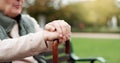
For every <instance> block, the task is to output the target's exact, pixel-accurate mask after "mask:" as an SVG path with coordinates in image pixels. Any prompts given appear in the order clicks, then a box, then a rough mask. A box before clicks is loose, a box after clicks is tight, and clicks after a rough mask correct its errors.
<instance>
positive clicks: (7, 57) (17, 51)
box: [0, 31, 47, 62]
mask: <svg viewBox="0 0 120 63" xmlns="http://www.w3.org/2000/svg"><path fill="white" fill-rule="evenodd" d="M45 49H47V47H46V44H45V41H44V38H43V31H39V32H36V33H30V34H28V35H25V36H21V37H19V38H12V39H4V40H0V62H4V61H13V60H17V59H21V58H25V57H28V56H33V55H36V54H38V53H41V52H43V51H44V50H45Z"/></svg>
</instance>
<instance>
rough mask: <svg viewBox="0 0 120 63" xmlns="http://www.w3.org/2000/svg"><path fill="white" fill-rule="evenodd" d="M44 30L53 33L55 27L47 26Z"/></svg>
mask: <svg viewBox="0 0 120 63" xmlns="http://www.w3.org/2000/svg"><path fill="white" fill-rule="evenodd" d="M45 30H47V31H51V32H54V31H55V27H54V26H52V25H49V24H47V25H45Z"/></svg>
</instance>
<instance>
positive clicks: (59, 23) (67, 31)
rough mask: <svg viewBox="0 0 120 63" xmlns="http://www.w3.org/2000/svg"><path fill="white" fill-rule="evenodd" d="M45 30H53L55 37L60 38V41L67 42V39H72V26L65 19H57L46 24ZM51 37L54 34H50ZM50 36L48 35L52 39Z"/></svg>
mask: <svg viewBox="0 0 120 63" xmlns="http://www.w3.org/2000/svg"><path fill="white" fill-rule="evenodd" d="M45 30H46V31H50V32H53V33H54V35H53V36H54V38H55V39H59V41H60V42H65V41H66V40H69V39H70V35H71V27H70V25H69V24H68V23H66V22H65V21H64V20H55V21H53V22H50V23H48V24H46V26H45ZM50 37H52V34H51V35H50ZM50 37H48V38H47V39H50Z"/></svg>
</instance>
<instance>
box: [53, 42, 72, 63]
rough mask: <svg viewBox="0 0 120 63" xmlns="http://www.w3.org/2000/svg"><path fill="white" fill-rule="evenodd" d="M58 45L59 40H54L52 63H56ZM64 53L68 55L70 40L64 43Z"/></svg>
mask: <svg viewBox="0 0 120 63" xmlns="http://www.w3.org/2000/svg"><path fill="white" fill-rule="evenodd" d="M58 43H59V40H54V43H53V46H52V54H53V63H58ZM65 52H66V54H69V53H70V40H68V41H66V42H65Z"/></svg>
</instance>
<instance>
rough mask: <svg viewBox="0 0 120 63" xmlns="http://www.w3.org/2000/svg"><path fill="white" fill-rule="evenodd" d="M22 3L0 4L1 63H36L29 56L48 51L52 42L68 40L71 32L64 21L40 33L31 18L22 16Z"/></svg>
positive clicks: (4, 1) (2, 0)
mask: <svg viewBox="0 0 120 63" xmlns="http://www.w3.org/2000/svg"><path fill="white" fill-rule="evenodd" d="M23 3H24V0H0V63H4V62H6V63H7V62H11V63H37V61H36V60H35V59H34V58H33V57H32V56H33V55H37V54H39V53H42V52H45V51H46V50H49V49H50V47H51V43H52V40H54V39H58V40H59V41H60V42H65V41H66V40H68V39H69V38H70V33H71V31H70V30H71V28H70V26H69V25H68V24H67V23H66V22H65V21H63V20H57V21H53V22H50V23H48V24H47V25H46V26H45V30H42V29H40V28H39V26H38V24H37V22H36V21H35V20H34V19H33V18H32V17H30V16H29V15H23V14H21V11H22V5H23Z"/></svg>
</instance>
